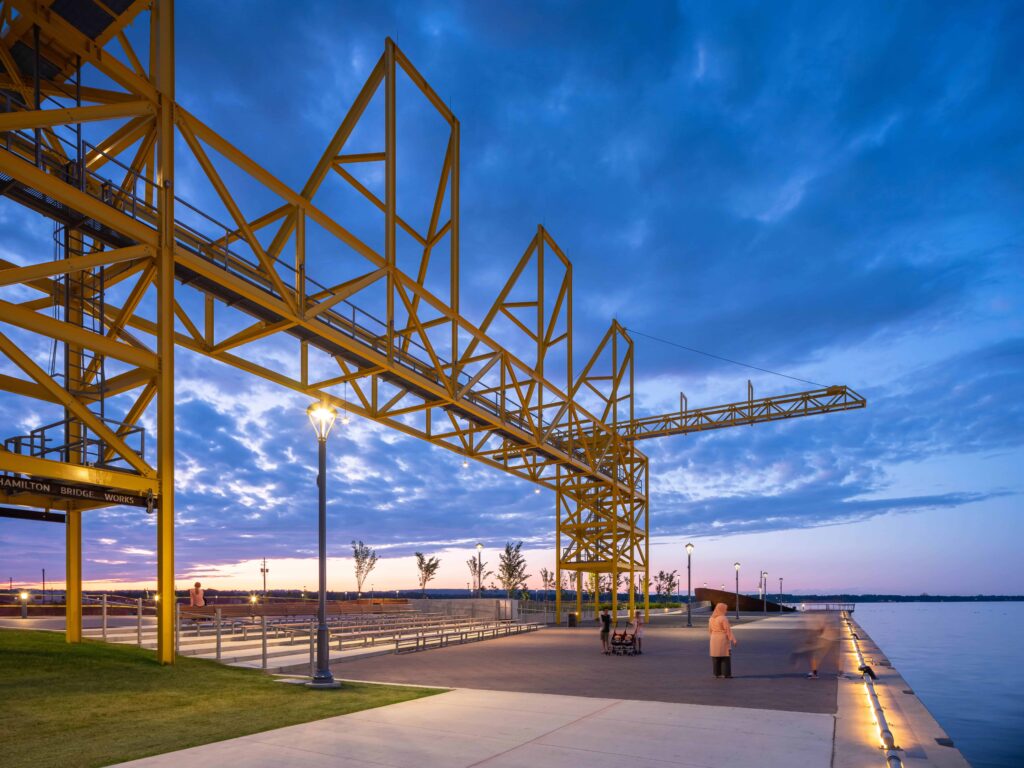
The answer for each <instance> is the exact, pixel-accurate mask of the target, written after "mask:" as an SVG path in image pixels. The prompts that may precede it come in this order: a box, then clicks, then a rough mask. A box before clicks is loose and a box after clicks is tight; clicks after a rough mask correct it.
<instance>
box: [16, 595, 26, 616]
mask: <svg viewBox="0 0 1024 768" xmlns="http://www.w3.org/2000/svg"><path fill="white" fill-rule="evenodd" d="M18 597H20V598H21V618H23V619H27V618H28V592H22V593H21V594H20V595H18Z"/></svg>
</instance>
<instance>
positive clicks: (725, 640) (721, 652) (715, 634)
mask: <svg viewBox="0 0 1024 768" xmlns="http://www.w3.org/2000/svg"><path fill="white" fill-rule="evenodd" d="M728 610H729V609H728V607H727V606H726V604H725V603H719V604H718V605H716V606H715V611H714V613H712V614H711V620H710V621H708V634H709V635H710V636H711V668H712V671H713V672H714V673H715V677H716V678H717V677H725V678H727V679H728V678H730V677H732V646H734V645H736V638H735V637H733V634H732V627H730V626H729V617H728V615H727V612H728Z"/></svg>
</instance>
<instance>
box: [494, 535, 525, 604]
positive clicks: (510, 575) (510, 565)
mask: <svg viewBox="0 0 1024 768" xmlns="http://www.w3.org/2000/svg"><path fill="white" fill-rule="evenodd" d="M522 548H523V542H521V541H520V542H519V543H518V544H515V545H513V544H512V542H511V541H509V542H506V543H505V551H504V552H502V553H501V554H499V555H498V581H500V582H501V588H502V589H504V590H505V594H506V595H508V597H509V599H511V598H512V593H513V592H515V591H516V590H517V589H519V587H521V586H522V585H523V584H524V583H525V582H526V580H527V579H528V578H530V574H528V573H527V572H526V558H525V557H523V553H522V551H521V550H522Z"/></svg>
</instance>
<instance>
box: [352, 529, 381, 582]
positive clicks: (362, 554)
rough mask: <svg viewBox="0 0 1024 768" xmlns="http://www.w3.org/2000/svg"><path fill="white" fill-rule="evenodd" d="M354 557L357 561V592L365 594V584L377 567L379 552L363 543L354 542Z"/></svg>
mask: <svg viewBox="0 0 1024 768" xmlns="http://www.w3.org/2000/svg"><path fill="white" fill-rule="evenodd" d="M352 557H354V558H355V561H356V590H357V591H358V592H359V594H360V595H361V594H362V593H363V582H364V581H366V577H367V576H369V575H370V571H372V570H373V569H374V567H375V566H376V565H377V552H376V551H375V550H373V549H371V548H370V547H368V546H366V545H365V544H363V542H361V541H353V542H352Z"/></svg>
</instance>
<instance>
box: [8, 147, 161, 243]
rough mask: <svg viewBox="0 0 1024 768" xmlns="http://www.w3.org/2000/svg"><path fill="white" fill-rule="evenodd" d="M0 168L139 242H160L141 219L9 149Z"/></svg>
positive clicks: (25, 183)
mask: <svg viewBox="0 0 1024 768" xmlns="http://www.w3.org/2000/svg"><path fill="white" fill-rule="evenodd" d="M0 171H2V172H3V173H6V174H7V175H8V176H10V177H11V178H14V179H17V180H18V181H20V182H21V183H22V184H24V185H25V186H27V187H31V188H32V189H40V190H45V191H46V194H48V195H50V196H52V197H53V198H54V199H55V200H58V201H60V202H62V203H64V204H65V205H66V206H68V207H69V208H71V209H73V210H76V211H78V212H79V213H82V214H84V215H86V216H88V217H89V218H92V219H95V220H96V221H98V222H100V223H101V224H105V225H106V226H108V227H110V228H111V229H113V230H114V231H116V232H121V233H122V234H124V235H127V236H128V237H130V238H131V239H132V240H135V241H136V242H137V243H139V244H143V245H150V246H153V247H154V248H155V247H156V245H157V238H156V232H155V231H154V230H153V229H151V228H150V227H147V226H146V225H145V224H143V223H142V222H140V221H136V220H135V219H133V218H131V217H130V216H126V215H125V214H123V213H121V212H120V211H118V210H117V209H115V208H112V207H111V206H109V205H106V204H105V203H103V202H101V201H100V200H97V199H96V198H95V197H93V196H92V195H89V194H87V193H85V192H82V191H80V190H79V189H77V188H76V187H73V186H71V185H70V184H65V183H63V182H60V181H57V180H56V179H54V178H53V177H51V176H50V175H49V174H48V173H45V172H44V171H41V170H39V169H38V168H36V167H35V166H34V165H31V164H29V163H27V162H25V161H24V160H22V159H20V158H18V157H16V156H15V155H13V154H11V153H10V152H0Z"/></svg>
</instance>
